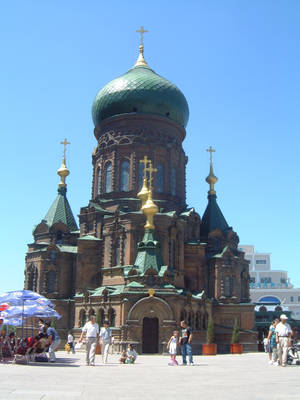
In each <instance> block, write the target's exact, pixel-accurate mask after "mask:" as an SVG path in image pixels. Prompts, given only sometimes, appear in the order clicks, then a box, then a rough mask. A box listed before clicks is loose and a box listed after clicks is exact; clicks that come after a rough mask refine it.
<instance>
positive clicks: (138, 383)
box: [0, 351, 300, 400]
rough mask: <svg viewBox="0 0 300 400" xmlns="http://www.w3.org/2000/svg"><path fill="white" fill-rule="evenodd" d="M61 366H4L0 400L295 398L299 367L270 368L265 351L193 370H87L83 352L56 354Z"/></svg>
mask: <svg viewBox="0 0 300 400" xmlns="http://www.w3.org/2000/svg"><path fill="white" fill-rule="evenodd" d="M57 357H58V362H57V363H56V364H50V363H43V364H42V363H32V364H30V365H28V366H22V365H13V364H0V377H1V385H0V399H5V400H10V399H14V400H15V399H22V400H26V399H30V400H38V399H39V400H60V399H63V400H77V399H84V400H97V399H101V398H104V397H105V398H109V400H115V399H122V400H129V399H130V400H135V399H139V400H140V399H142V400H150V399H151V400H152V399H156V400H157V399H163V400H167V399H172V400H175V399H180V400H184V399H189V400H190V399H201V400H202V399H205V400H219V399H220V400H248V399H249V400H250V399H251V400H264V399H272V400H279V399H280V400H281V399H284V400H293V399H295V400H296V399H297V400H299V399H300V384H299V377H300V366H296V365H295V366H288V367H286V368H281V367H272V366H269V365H268V363H267V360H266V355H265V354H264V353H251V354H243V355H240V356H239V355H236V356H235V355H218V356H215V357H207V356H206V357H204V356H196V357H195V366H193V367H190V366H186V367H183V366H178V367H172V366H168V357H167V356H160V355H155V356H150V355H149V356H146V355H145V356H139V357H138V360H137V364H135V365H120V364H118V356H117V355H111V356H110V357H109V361H110V363H109V364H108V365H106V366H103V365H102V364H101V357H100V356H97V357H96V366H95V367H87V366H85V363H84V353H77V354H74V355H73V354H70V355H66V353H65V352H62V351H60V352H58V353H57Z"/></svg>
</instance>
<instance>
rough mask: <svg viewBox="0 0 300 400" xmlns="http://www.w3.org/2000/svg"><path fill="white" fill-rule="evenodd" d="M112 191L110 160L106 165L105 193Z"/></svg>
mask: <svg viewBox="0 0 300 400" xmlns="http://www.w3.org/2000/svg"><path fill="white" fill-rule="evenodd" d="M111 191H112V164H111V162H108V163H107V164H106V165H105V193H110V192H111Z"/></svg>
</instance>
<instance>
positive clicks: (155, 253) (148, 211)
mask: <svg viewBox="0 0 300 400" xmlns="http://www.w3.org/2000/svg"><path fill="white" fill-rule="evenodd" d="M140 163H143V164H144V184H143V187H142V190H141V191H140V192H139V193H138V198H139V199H140V200H141V201H142V207H141V210H142V212H143V213H144V214H145V216H146V218H147V222H146V224H145V233H144V237H143V240H142V241H141V242H139V243H138V246H137V256H136V260H135V263H134V266H135V268H136V269H137V270H138V272H139V274H141V275H144V274H145V272H146V271H147V270H148V269H149V268H152V269H153V270H155V271H157V272H159V271H160V268H161V266H162V257H161V252H160V244H159V242H158V241H156V240H155V237H154V229H155V228H154V224H153V217H154V215H155V214H156V213H157V212H158V207H157V205H156V204H155V203H154V201H153V200H152V179H153V173H154V172H156V168H153V166H152V162H151V160H148V158H147V156H145V157H144V159H143V160H141V161H140ZM147 176H148V178H147ZM143 202H144V204H143Z"/></svg>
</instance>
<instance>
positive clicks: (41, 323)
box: [38, 318, 46, 333]
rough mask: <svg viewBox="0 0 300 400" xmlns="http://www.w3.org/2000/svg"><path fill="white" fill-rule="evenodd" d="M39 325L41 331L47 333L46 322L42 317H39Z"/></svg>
mask: <svg viewBox="0 0 300 400" xmlns="http://www.w3.org/2000/svg"><path fill="white" fill-rule="evenodd" d="M38 325H39V333H46V329H45V322H44V320H43V319H42V318H39V321H38Z"/></svg>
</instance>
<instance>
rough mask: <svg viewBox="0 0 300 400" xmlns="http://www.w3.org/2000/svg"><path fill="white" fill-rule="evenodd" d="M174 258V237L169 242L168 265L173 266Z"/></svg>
mask: <svg viewBox="0 0 300 400" xmlns="http://www.w3.org/2000/svg"><path fill="white" fill-rule="evenodd" d="M175 258H176V242H175V240H174V239H172V240H171V242H170V265H171V267H173V268H174V267H175Z"/></svg>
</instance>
